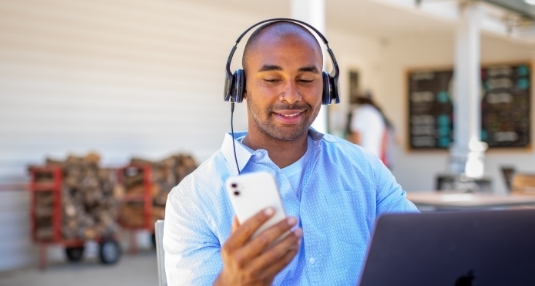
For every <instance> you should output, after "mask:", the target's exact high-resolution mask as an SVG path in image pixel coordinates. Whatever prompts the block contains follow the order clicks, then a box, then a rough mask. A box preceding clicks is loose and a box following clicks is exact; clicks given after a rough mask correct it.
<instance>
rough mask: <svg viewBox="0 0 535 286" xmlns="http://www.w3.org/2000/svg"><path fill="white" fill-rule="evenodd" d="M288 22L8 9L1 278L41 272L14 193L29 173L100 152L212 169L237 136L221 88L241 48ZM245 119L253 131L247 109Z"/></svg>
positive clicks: (48, 7)
mask: <svg viewBox="0 0 535 286" xmlns="http://www.w3.org/2000/svg"><path fill="white" fill-rule="evenodd" d="M288 13H289V7H288V8H287V9H281V10H280V11H279V12H278V14H277V15H266V12H262V11H258V12H257V14H255V13H251V12H250V11H249V12H247V13H245V12H243V11H241V12H240V11H239V10H237V9H230V8H226V7H225V5H223V4H220V5H218V6H215V5H214V4H213V3H212V4H211V5H210V6H208V5H206V4H203V3H202V2H197V1H171V0H160V1H147V0H138V1H131V0H113V1H109V0H92V1H67V0H39V1H37V0H4V1H1V2H0V27H1V28H0V218H1V220H2V223H0V241H2V242H1V243H0V270H2V269H8V268H12V267H17V266H19V265H23V264H28V263H30V264H36V263H37V258H36V248H35V247H32V246H31V245H32V244H31V242H30V239H29V206H28V197H29V196H28V193H27V192H26V191H23V190H18V191H15V189H20V188H21V184H25V183H26V182H27V179H28V177H27V171H26V168H27V166H28V165H29V164H42V163H43V162H44V159H45V157H47V156H52V157H57V158H65V157H66V156H67V154H68V153H71V152H72V153H76V154H84V153H86V152H89V151H91V150H94V151H97V152H98V153H100V154H101V156H102V158H103V164H104V165H107V166H118V165H121V164H124V163H126V162H127V161H128V159H129V158H130V157H131V156H143V157H148V158H155V159H157V158H163V157H164V156H166V155H168V154H170V153H174V152H179V151H183V152H189V153H192V154H193V155H194V156H195V157H196V159H197V160H198V161H199V162H201V161H203V160H205V159H206V158H207V157H208V156H209V155H211V154H212V153H213V152H214V151H216V150H217V149H218V148H219V146H220V145H221V142H222V139H223V136H224V133H225V132H227V131H228V130H229V129H230V128H229V114H230V106H229V104H228V103H225V102H224V101H223V100H222V99H223V94H222V90H223V82H224V66H225V63H226V59H227V56H228V53H229V51H230V49H231V47H232V45H233V44H234V41H235V39H236V38H237V36H238V35H239V33H241V31H243V30H244V29H245V28H246V27H248V26H249V25H250V24H251V23H254V22H256V21H259V20H261V19H264V18H267V17H273V16H288ZM239 53H240V52H239V51H238V52H237V54H239ZM234 62H235V63H236V64H235V65H234V66H239V65H240V57H237V58H236V60H235V61H234ZM236 113H237V114H236V116H235V119H236V120H235V128H236V129H238V130H240V129H241V130H243V129H245V128H246V116H245V108H244V105H242V106H239V107H238V108H237V111H236ZM55 253H56V255H55V256H56V257H57V256H59V254H58V253H59V252H57V251H56V252H55Z"/></svg>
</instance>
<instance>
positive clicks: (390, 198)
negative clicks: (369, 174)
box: [373, 158, 419, 216]
mask: <svg viewBox="0 0 535 286" xmlns="http://www.w3.org/2000/svg"><path fill="white" fill-rule="evenodd" d="M374 159H376V158H374ZM373 162H374V164H375V165H376V167H375V180H376V182H378V183H377V190H376V191H377V192H376V193H377V197H376V199H377V216H379V215H380V214H382V213H396V212H419V211H418V209H417V208H416V206H415V205H414V204H413V203H412V202H411V201H409V200H408V199H407V194H406V192H405V191H404V190H403V189H402V188H401V186H400V185H399V184H398V183H397V182H396V179H395V178H394V176H393V175H392V173H391V172H390V170H388V168H387V167H386V166H385V165H384V164H383V163H381V162H380V161H379V160H378V159H376V160H373Z"/></svg>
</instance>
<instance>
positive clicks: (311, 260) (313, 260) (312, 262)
mask: <svg viewBox="0 0 535 286" xmlns="http://www.w3.org/2000/svg"><path fill="white" fill-rule="evenodd" d="M308 262H310V264H314V263H315V262H316V259H314V258H310V259H309V260H308Z"/></svg>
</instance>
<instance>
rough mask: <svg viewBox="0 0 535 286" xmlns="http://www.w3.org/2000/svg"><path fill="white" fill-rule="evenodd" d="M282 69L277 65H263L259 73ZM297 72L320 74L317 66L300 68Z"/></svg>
mask: <svg viewBox="0 0 535 286" xmlns="http://www.w3.org/2000/svg"><path fill="white" fill-rule="evenodd" d="M281 70H282V67H280V66H277V65H263V66H262V67H261V68H260V69H259V70H258V72H265V71H281ZM297 71H300V72H313V73H319V71H318V69H317V68H316V67H315V66H307V67H302V68H299V69H298V70H297Z"/></svg>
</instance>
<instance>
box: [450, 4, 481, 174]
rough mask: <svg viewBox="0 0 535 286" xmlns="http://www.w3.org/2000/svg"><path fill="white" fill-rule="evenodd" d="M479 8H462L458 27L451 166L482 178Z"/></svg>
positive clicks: (454, 169)
mask: <svg viewBox="0 0 535 286" xmlns="http://www.w3.org/2000/svg"><path fill="white" fill-rule="evenodd" d="M481 13H482V12H481V11H480V9H479V6H478V5H477V4H476V3H467V4H466V5H465V6H464V7H462V12H461V21H460V23H459V26H458V28H457V35H456V47H455V70H454V81H455V89H454V93H455V94H454V96H455V99H454V102H453V106H454V121H453V122H454V123H453V124H454V144H453V146H452V147H451V148H450V168H451V171H452V172H453V173H454V174H464V175H466V176H467V177H470V178H481V177H482V176H483V173H484V157H485V150H486V149H487V144H486V143H484V142H481V141H480V129H481V63H480V57H481V52H480V27H479V21H480V16H481Z"/></svg>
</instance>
